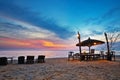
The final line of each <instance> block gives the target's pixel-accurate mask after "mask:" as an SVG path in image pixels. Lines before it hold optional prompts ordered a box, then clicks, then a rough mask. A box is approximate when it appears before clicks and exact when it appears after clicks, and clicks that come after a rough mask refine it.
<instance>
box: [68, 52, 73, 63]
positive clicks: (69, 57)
mask: <svg viewBox="0 0 120 80" xmlns="http://www.w3.org/2000/svg"><path fill="white" fill-rule="evenodd" d="M73 53H74V52H72V51H70V52H69V54H68V61H69V60H71V59H72V60H74V56H73Z"/></svg>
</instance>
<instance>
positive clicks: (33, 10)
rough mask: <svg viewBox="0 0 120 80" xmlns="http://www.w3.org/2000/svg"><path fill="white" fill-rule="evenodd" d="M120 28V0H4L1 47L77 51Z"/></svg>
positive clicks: (0, 6) (0, 17)
mask: <svg viewBox="0 0 120 80" xmlns="http://www.w3.org/2000/svg"><path fill="white" fill-rule="evenodd" d="M114 30H118V31H120V0H0V50H77V49H78V48H77V47H76V46H75V45H76V43H78V39H77V31H79V32H80V34H81V40H85V39H88V37H90V38H92V39H98V40H102V41H105V37H104V34H103V33H104V32H107V33H113V32H114Z"/></svg>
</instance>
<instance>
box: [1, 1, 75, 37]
mask: <svg viewBox="0 0 120 80" xmlns="http://www.w3.org/2000/svg"><path fill="white" fill-rule="evenodd" d="M0 6H1V7H0V15H1V16H5V17H6V16H7V17H9V18H12V19H16V20H19V21H22V22H27V23H30V24H31V25H34V26H37V27H40V28H43V29H46V30H49V31H51V32H53V33H55V34H56V35H57V36H58V37H60V38H69V37H70V36H72V35H73V34H74V32H72V31H69V29H66V28H63V26H60V25H58V24H57V23H56V22H53V21H52V20H51V21H50V20H48V19H47V18H45V17H43V16H41V15H38V13H35V12H33V11H31V10H30V9H29V8H28V9H27V8H22V7H20V6H18V5H16V4H14V2H10V1H8V2H7V1H0Z"/></svg>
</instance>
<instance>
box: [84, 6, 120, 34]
mask: <svg viewBox="0 0 120 80" xmlns="http://www.w3.org/2000/svg"><path fill="white" fill-rule="evenodd" d="M119 14H120V7H116V8H112V9H110V10H109V11H108V12H106V13H104V14H103V15H101V16H99V17H96V18H89V19H87V20H85V25H93V26H94V25H100V26H101V27H103V28H104V29H103V30H104V31H106V32H114V30H115V29H116V30H119V31H120V16H119ZM93 32H95V33H96V34H98V33H101V32H96V31H95V30H94V31H93Z"/></svg>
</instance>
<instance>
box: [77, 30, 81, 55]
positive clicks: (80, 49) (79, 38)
mask: <svg viewBox="0 0 120 80" xmlns="http://www.w3.org/2000/svg"><path fill="white" fill-rule="evenodd" d="M78 40H79V44H80V43H81V40H80V33H79V32H78ZM79 51H80V55H81V44H80V45H79Z"/></svg>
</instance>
